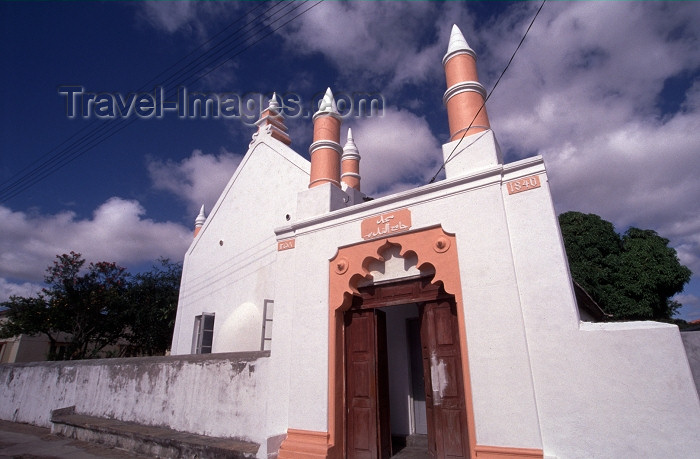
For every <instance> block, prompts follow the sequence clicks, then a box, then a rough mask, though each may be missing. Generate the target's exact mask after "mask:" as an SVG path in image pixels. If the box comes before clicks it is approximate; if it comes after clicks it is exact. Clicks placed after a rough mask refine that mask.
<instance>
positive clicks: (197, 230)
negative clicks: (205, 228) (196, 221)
mask: <svg viewBox="0 0 700 459" xmlns="http://www.w3.org/2000/svg"><path fill="white" fill-rule="evenodd" d="M201 230H202V227H201V226H195V227H194V237H197V235H198V234H199V232H200V231H201Z"/></svg>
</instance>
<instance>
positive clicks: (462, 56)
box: [442, 25, 491, 140]
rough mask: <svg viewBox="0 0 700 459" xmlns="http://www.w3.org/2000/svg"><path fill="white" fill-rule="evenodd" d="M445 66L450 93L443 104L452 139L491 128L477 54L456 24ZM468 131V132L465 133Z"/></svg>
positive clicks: (443, 61) (444, 60)
mask: <svg viewBox="0 0 700 459" xmlns="http://www.w3.org/2000/svg"><path fill="white" fill-rule="evenodd" d="M442 65H443V66H444V67H445V78H446V80H447V91H445V95H444V96H443V97H442V101H443V103H444V104H445V105H446V106H447V118H448V120H449V125H450V140H457V139H459V138H461V137H462V136H468V135H472V134H476V133H478V132H483V131H486V130H488V129H490V128H491V127H490V125H489V117H488V115H487V114H486V107H482V105H483V104H484V101H485V100H486V89H485V88H484V87H483V86H482V85H481V83H479V77H478V76H477V72H476V53H475V52H474V50H473V49H471V48H470V47H469V45H468V44H467V41H466V40H465V39H464V36H463V35H462V32H461V31H460V30H459V27H457V25H453V26H452V33H451V34H450V43H449V45H448V47H447V54H445V57H444V58H443V59H442ZM479 109H481V110H479ZM477 112H478V114H477ZM475 117H476V118H475ZM470 124H471V126H470ZM465 131H468V132H466V134H465Z"/></svg>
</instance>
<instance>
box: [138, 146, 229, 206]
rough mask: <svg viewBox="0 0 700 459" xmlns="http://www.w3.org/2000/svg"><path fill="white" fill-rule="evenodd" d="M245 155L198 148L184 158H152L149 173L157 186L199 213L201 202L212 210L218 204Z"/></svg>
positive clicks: (155, 186) (149, 163)
mask: <svg viewBox="0 0 700 459" xmlns="http://www.w3.org/2000/svg"><path fill="white" fill-rule="evenodd" d="M242 158H243V157H242V156H240V155H235V154H233V153H230V152H228V151H225V150H222V151H221V153H219V154H218V155H209V154H204V153H202V151H201V150H195V151H193V152H192V155H190V156H189V157H188V158H184V159H183V160H181V161H171V160H167V161H161V160H155V159H152V160H150V161H149V162H148V172H149V175H150V177H151V181H152V182H153V187H154V188H155V189H158V190H165V191H169V192H171V193H173V194H175V196H177V197H178V198H180V199H181V200H182V201H184V202H185V203H186V204H187V209H188V211H189V213H190V214H192V215H194V216H196V215H197V212H198V211H199V208H200V207H201V206H202V204H204V205H205V207H206V208H207V209H208V210H210V209H211V208H212V206H213V205H214V204H215V203H216V200H217V199H218V198H219V195H220V194H221V192H222V191H223V189H224V187H225V186H226V183H228V181H229V179H230V178H231V176H232V175H233V173H234V172H235V171H236V168H237V167H238V164H239V163H240V162H241V159H242ZM193 218H194V217H193Z"/></svg>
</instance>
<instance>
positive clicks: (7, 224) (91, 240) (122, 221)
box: [0, 197, 192, 297]
mask: <svg viewBox="0 0 700 459" xmlns="http://www.w3.org/2000/svg"><path fill="white" fill-rule="evenodd" d="M145 213H146V212H145V210H144V208H143V207H141V205H140V204H139V203H138V202H136V201H128V200H124V199H121V198H117V197H113V198H110V199H109V200H107V201H106V202H104V203H103V204H102V205H100V206H99V207H98V208H97V209H96V210H95V211H94V212H93V215H92V217H91V218H86V219H78V218H77V217H76V215H75V214H74V213H73V212H67V211H64V212H60V213H57V214H54V215H40V214H37V213H32V212H14V211H12V210H11V209H9V208H7V207H4V206H0V232H2V234H3V238H2V240H0V278H5V279H10V280H12V279H22V280H23V281H31V282H40V281H41V280H42V279H43V276H44V272H45V270H46V267H47V266H48V265H49V264H50V263H51V262H52V261H53V260H54V258H55V256H56V255H59V254H62V253H68V252H70V251H71V250H72V251H75V252H79V253H81V254H82V255H83V257H84V258H85V259H86V260H87V261H88V262H96V261H114V262H116V263H118V264H121V265H122V266H125V267H127V268H128V267H129V265H134V264H139V263H144V262H148V261H150V260H156V259H157V258H158V257H161V256H162V257H167V258H171V259H173V260H181V259H182V257H183V255H184V253H185V250H187V247H188V245H189V244H190V242H191V241H192V230H191V229H190V228H185V227H183V226H182V225H179V224H176V223H172V222H155V221H153V220H150V219H148V218H144V216H145ZM10 284H12V285H10ZM23 288H30V286H28V285H26V284H24V283H20V284H17V283H12V282H11V281H10V283H9V284H8V283H7V280H6V281H5V283H4V285H0V297H2V296H9V295H8V292H11V291H14V290H17V289H23Z"/></svg>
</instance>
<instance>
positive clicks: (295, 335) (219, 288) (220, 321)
mask: <svg viewBox="0 0 700 459" xmlns="http://www.w3.org/2000/svg"><path fill="white" fill-rule="evenodd" d="M443 65H444V68H445V73H446V79H447V90H446V92H445V95H444V97H443V101H444V103H445V105H446V107H447V113H448V120H449V129H450V135H451V137H450V141H449V142H448V143H446V144H445V145H443V154H444V160H445V172H446V178H445V179H444V180H442V181H439V182H436V183H432V184H428V185H425V186H421V187H418V188H416V189H412V190H407V191H404V192H401V193H397V194H394V195H391V196H385V197H382V198H378V199H375V200H372V201H366V200H365V199H364V198H365V196H364V194H363V193H362V192H361V187H360V182H361V167H360V153H359V151H358V147H357V146H356V144H355V141H356V142H357V144H358V145H361V144H362V140H361V139H362V132H355V133H354V139H353V136H352V135H351V134H350V133H349V132H348V134H347V142H346V143H345V146H344V147H342V146H341V124H342V119H341V117H340V116H339V114H338V112H337V110H336V107H335V101H334V98H333V94H332V92H331V91H330V89H329V90H328V91H327V93H326V96H325V98H324V100H323V101H322V103H321V104H320V108H319V111H318V112H317V113H316V114H315V115H314V117H313V126H314V137H313V143H312V144H311V146H310V148H309V152H310V155H311V161H310V162H309V161H307V160H306V159H304V158H303V157H302V156H301V155H299V154H298V153H297V152H295V151H294V150H292V149H291V148H290V147H289V145H290V143H291V142H290V138H289V136H288V134H287V130H286V127H285V125H284V120H283V117H282V114H281V113H280V110H279V107H278V105H277V102H276V100H275V99H274V98H273V100H271V102H270V106H269V107H268V108H267V109H266V110H265V111H264V112H263V113H262V114H261V117H260V120H259V121H258V131H257V133H256V134H255V135H254V136H253V140H252V142H251V143H250V147H249V149H248V152H247V153H246V155H245V157H244V158H243V160H242V161H241V163H240V166H239V167H238V169H237V170H236V172H235V173H234V175H233V177H232V178H231V180H230V181H229V183H228V185H227V186H226V188H225V189H224V191H223V193H222V194H221V196H220V198H219V199H218V201H217V202H216V204H215V206H214V207H213V209H212V210H211V212H210V214H209V216H208V217H205V212H204V209H202V212H200V215H199V216H198V218H197V221H196V228H195V237H194V240H193V242H192V245H191V246H190V248H189V250H188V251H187V254H186V256H185V262H184V270H183V276H182V285H181V289H180V299H179V305H178V313H177V321H176V325H175V332H174V337H173V343H172V353H173V354H175V355H177V354H190V353H208V352H213V353H221V352H233V351H253V350H269V351H270V355H269V357H267V359H269V360H268V361H267V363H269V367H266V368H267V370H269V371H267V372H261V373H258V372H253V371H251V372H250V374H249V376H248V381H249V384H250V386H252V387H255V390H256V391H257V392H256V393H257V394H258V396H257V397H256V398H255V399H249V400H246V401H245V402H241V403H242V404H251V406H253V405H254V406H255V407H256V409H259V412H260V416H261V417H260V418H259V419H257V420H256V422H257V424H256V425H255V426H253V425H250V426H248V430H247V431H249V432H250V436H251V439H252V440H254V441H256V442H259V443H260V444H263V445H267V450H266V451H267V454H268V455H274V454H277V453H278V454H279V457H280V458H290V457H308V458H321V457H333V458H340V457H348V458H356V457H357V458H359V457H361V458H365V457H366V458H385V457H389V456H390V455H391V439H392V437H397V436H410V435H421V434H422V435H426V436H427V439H428V447H429V449H430V451H431V453H432V454H434V456H435V457H450V458H453V457H454V458H457V457H470V458H542V457H552V458H553V457H557V458H574V457H576V458H590V457H609V458H623V457H669V458H670V457H673V458H682V457H684V458H690V457H697V452H698V451H700V443H699V442H700V439H699V437H698V435H697V434H698V432H699V431H700V402H698V396H697V392H696V390H695V386H694V383H693V379H692V376H691V373H690V370H689V368H688V361H687V360H686V357H685V353H684V350H683V344H682V342H681V338H680V335H679V332H678V329H677V327H675V326H672V325H668V324H661V323H655V322H626V323H594V322H589V321H583V320H581V319H582V318H584V319H585V318H589V319H590V318H593V317H594V315H595V314H597V313H598V312H597V311H595V308H594V307H592V308H591V307H589V308H588V309H586V311H587V312H586V313H585V315H584V316H582V315H581V314H580V313H579V308H578V307H577V302H576V294H575V289H574V285H573V283H572V280H571V276H570V274H569V269H568V265H567V260H566V254H565V251H564V246H563V243H562V239H561V235H560V231H559V226H558V222H557V217H556V214H555V211H554V207H553V204H552V198H551V194H550V189H549V179H548V176H547V172H546V170H545V166H544V162H543V159H542V158H541V157H539V156H536V157H532V158H528V159H524V160H520V161H517V162H513V163H509V164H504V163H503V159H502V154H501V151H500V149H499V146H498V143H497V142H496V138H495V135H494V132H493V131H492V130H491V127H490V123H489V119H488V115H487V112H486V109H485V108H484V107H483V103H484V100H485V96H486V91H485V89H484V87H483V86H482V85H481V84H480V83H479V81H478V77H477V68H476V54H475V52H474V51H473V50H472V49H471V48H470V47H469V45H468V44H467V42H466V41H465V39H464V37H463V36H462V34H461V32H460V31H459V29H458V28H457V27H456V26H455V27H454V28H453V31H452V35H451V38H450V42H449V46H448V50H447V54H446V55H445V57H444V59H443ZM522 90H523V91H527V90H528V88H527V87H523V88H522ZM592 96H594V95H592ZM533 122H534V118H533ZM385 167H386V168H387V169H389V168H391V167H393V165H392V164H386V165H385ZM580 192H582V193H583V192H585V190H581V191H580ZM584 297H585V294H584V296H582V297H581V298H584ZM589 306H590V305H589ZM600 312H601V313H602V311H600ZM221 383H222V384H226V381H222V382H221ZM193 390H206V388H204V387H197V388H193ZM235 390H236V388H232V391H235ZM241 390H243V389H241ZM236 393H237V392H236ZM259 394H266V395H262V396H261V395H259ZM242 408H243V407H242ZM231 423H236V418H235V416H233V417H232V419H231ZM243 430H246V429H243Z"/></svg>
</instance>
